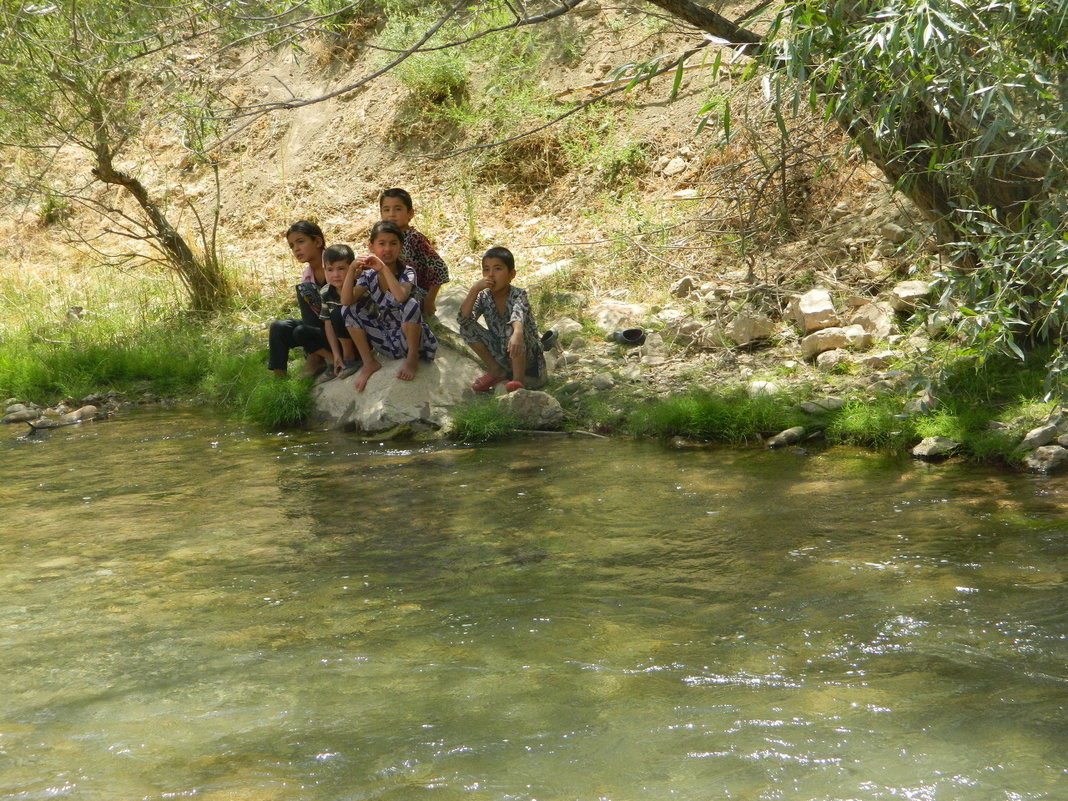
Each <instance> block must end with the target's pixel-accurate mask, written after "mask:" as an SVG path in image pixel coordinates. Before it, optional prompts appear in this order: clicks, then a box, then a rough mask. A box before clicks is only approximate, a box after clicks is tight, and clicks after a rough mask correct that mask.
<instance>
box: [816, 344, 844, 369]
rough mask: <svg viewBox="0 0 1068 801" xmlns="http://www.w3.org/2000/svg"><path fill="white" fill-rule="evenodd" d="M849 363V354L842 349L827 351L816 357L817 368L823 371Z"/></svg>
mask: <svg viewBox="0 0 1068 801" xmlns="http://www.w3.org/2000/svg"><path fill="white" fill-rule="evenodd" d="M847 362H849V353H848V352H847V351H844V350H842V349H841V348H835V349H834V350H825V351H824V352H823V353H821V354H820V355H819V356H817V357H816V366H817V367H819V368H820V369H821V370H833V369H834V368H835V367H837V366H838V365H840V364H846V363H847Z"/></svg>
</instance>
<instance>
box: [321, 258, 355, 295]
mask: <svg viewBox="0 0 1068 801" xmlns="http://www.w3.org/2000/svg"><path fill="white" fill-rule="evenodd" d="M348 271H349V265H348V262H345V261H328V262H327V263H326V267H325V272H326V283H328V284H330V286H332V287H337V288H338V289H341V285H342V284H344V283H345V273H347V272H348Z"/></svg>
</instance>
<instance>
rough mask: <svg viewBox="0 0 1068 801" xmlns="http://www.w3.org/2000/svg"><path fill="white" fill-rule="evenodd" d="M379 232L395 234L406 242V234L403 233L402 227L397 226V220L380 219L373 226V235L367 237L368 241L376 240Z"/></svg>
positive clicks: (401, 240) (402, 242)
mask: <svg viewBox="0 0 1068 801" xmlns="http://www.w3.org/2000/svg"><path fill="white" fill-rule="evenodd" d="M379 234H393V236H395V237H397V239H399V240H400V242H401V244H402V245H403V244H404V234H403V233H401V229H400V228H398V227H397V224H396V223H395V222H390V221H389V220H379V221H378V222H376V223H375V224H374V225H372V226H371V235H370V236H369V237H368V238H367V241H368V242H374V241H375V237H376V236H378V235H379Z"/></svg>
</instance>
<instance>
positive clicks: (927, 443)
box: [912, 437, 960, 460]
mask: <svg viewBox="0 0 1068 801" xmlns="http://www.w3.org/2000/svg"><path fill="white" fill-rule="evenodd" d="M959 447H960V443H959V442H954V441H953V440H951V439H950V438H949V437H925V438H924V439H922V440H920V442H919V444H918V445H916V447H914V448H913V449H912V455H913V456H915V457H916V458H917V459H927V460H934V459H944V458H946V457H947V456H949V455H950V454H951V453H952V452H953V451H954V450H956V449H957V448H959Z"/></svg>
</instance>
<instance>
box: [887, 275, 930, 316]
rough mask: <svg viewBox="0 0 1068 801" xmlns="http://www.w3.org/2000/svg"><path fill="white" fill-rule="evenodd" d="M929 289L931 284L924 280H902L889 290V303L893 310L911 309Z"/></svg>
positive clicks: (903, 310)
mask: <svg viewBox="0 0 1068 801" xmlns="http://www.w3.org/2000/svg"><path fill="white" fill-rule="evenodd" d="M930 291H931V285H930V284H928V283H927V282H926V281H902V282H901V283H900V284H898V285H897V286H895V287H894V288H893V289H892V290H890V305H891V306H892V307H893V309H894V311H899V312H906V311H912V310H913V309H915V308H916V304H917V303H919V302H920V301H922V300H923V299H924V298H925V297H927V295H928V294H929V293H930Z"/></svg>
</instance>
